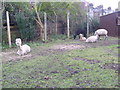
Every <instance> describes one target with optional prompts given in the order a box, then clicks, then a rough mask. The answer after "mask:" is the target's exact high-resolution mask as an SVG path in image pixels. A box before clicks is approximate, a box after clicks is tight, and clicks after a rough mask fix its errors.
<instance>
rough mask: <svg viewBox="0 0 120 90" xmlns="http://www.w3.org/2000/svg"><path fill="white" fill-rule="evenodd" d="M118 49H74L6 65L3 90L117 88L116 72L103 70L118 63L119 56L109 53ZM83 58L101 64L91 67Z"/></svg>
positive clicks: (34, 44)
mask: <svg viewBox="0 0 120 90" xmlns="http://www.w3.org/2000/svg"><path fill="white" fill-rule="evenodd" d="M63 42H64V40H63V41H61V40H60V41H59V40H58V41H56V42H51V43H48V44H39V43H32V44H31V45H33V46H36V47H40V46H43V47H46V48H47V47H49V46H52V45H54V44H58V43H63ZM69 43H75V42H74V41H73V42H69ZM118 46H119V45H110V46H101V47H97V48H86V49H84V50H71V51H69V52H64V53H60V54H52V55H47V56H39V57H37V58H35V59H32V60H21V61H14V62H9V63H6V64H3V88H35V87H37V88H40V87H42V88H48V87H52V88H54V87H58V88H70V87H81V88H92V87H95V88H116V87H117V86H116V85H118V74H117V71H115V70H113V69H104V68H101V67H102V65H104V64H111V63H118V57H117V56H115V55H114V54H113V53H111V52H109V51H108V50H112V51H114V52H116V53H117V50H118V49H116V48H117V47H118ZM36 47H35V48H36ZM75 58H77V59H75ZM83 59H86V60H97V61H100V62H99V63H95V64H90V63H87V62H86V61H85V60H83Z"/></svg>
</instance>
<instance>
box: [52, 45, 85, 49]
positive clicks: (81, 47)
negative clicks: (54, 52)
mask: <svg viewBox="0 0 120 90" xmlns="http://www.w3.org/2000/svg"><path fill="white" fill-rule="evenodd" d="M83 48H85V46H83V45H77V44H65V45H64V44H60V45H55V46H53V47H52V49H60V50H73V49H83Z"/></svg>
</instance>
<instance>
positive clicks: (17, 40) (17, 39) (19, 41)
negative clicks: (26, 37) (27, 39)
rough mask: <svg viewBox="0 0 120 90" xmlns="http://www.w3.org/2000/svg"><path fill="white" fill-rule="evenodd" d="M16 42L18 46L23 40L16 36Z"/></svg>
mask: <svg viewBox="0 0 120 90" xmlns="http://www.w3.org/2000/svg"><path fill="white" fill-rule="evenodd" d="M15 43H16V45H17V46H21V44H22V41H21V39H20V38H16V40H15Z"/></svg>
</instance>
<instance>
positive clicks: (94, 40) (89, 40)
mask: <svg viewBox="0 0 120 90" xmlns="http://www.w3.org/2000/svg"><path fill="white" fill-rule="evenodd" d="M98 37H99V36H98V35H96V36H90V37H88V38H87V40H86V42H90V43H94V42H96V41H97V39H98Z"/></svg>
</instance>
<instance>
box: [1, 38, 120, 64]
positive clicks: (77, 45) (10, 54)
mask: <svg viewBox="0 0 120 90" xmlns="http://www.w3.org/2000/svg"><path fill="white" fill-rule="evenodd" d="M72 41H73V40H66V41H65V43H59V44H54V45H53V46H51V47H41V46H40V47H39V46H38V47H36V48H32V47H31V49H32V51H31V53H29V54H27V55H25V56H18V55H17V54H16V52H17V48H12V49H7V50H4V51H2V52H1V53H0V56H2V62H3V63H7V62H9V61H17V60H30V59H34V58H36V57H38V56H47V55H50V54H59V53H64V52H67V51H70V50H73V49H84V48H96V47H100V46H109V45H112V44H118V40H107V41H104V40H100V41H98V42H97V43H85V42H84V41H79V40H74V43H70V42H72ZM66 42H68V44H66ZM118 48H119V47H118ZM108 52H111V51H109V50H108ZM116 56H117V55H116Z"/></svg>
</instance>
